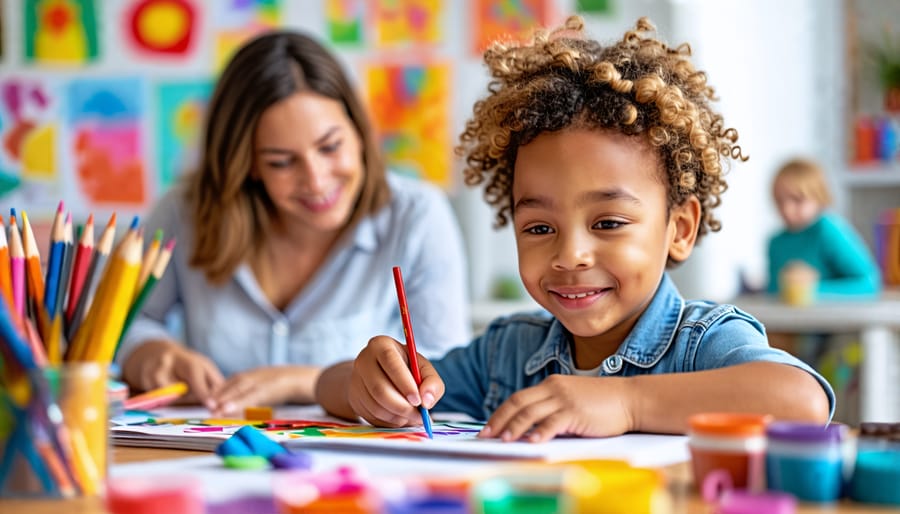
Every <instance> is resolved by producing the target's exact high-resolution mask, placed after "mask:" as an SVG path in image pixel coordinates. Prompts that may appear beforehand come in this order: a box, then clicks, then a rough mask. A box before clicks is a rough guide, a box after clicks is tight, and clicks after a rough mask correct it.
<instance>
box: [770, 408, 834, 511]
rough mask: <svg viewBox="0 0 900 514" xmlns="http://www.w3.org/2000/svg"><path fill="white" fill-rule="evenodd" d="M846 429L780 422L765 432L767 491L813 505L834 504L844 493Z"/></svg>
mask: <svg viewBox="0 0 900 514" xmlns="http://www.w3.org/2000/svg"><path fill="white" fill-rule="evenodd" d="M846 429H847V427H846V426H845V425H841V424H837V423H832V424H830V425H827V426H822V425H820V424H813V423H795V422H787V421H777V422H773V423H771V424H769V426H768V427H767V428H766V487H767V488H768V489H770V490H773V491H783V492H786V493H791V494H793V495H794V496H796V497H797V498H798V499H800V500H803V501H811V502H833V501H835V500H837V499H838V498H840V497H841V494H842V491H843V489H844V472H843V470H844V467H843V451H842V445H843V444H844V440H845V439H846V432H847V430H846Z"/></svg>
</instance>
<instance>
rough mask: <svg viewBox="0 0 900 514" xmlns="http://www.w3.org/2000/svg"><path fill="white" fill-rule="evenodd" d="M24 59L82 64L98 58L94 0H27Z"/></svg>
mask: <svg viewBox="0 0 900 514" xmlns="http://www.w3.org/2000/svg"><path fill="white" fill-rule="evenodd" d="M24 7H25V20H24V30H23V32H22V33H23V36H24V38H25V44H24V47H25V60H26V61H28V62H35V63H46V64H81V63H84V62H89V61H93V60H95V59H96V58H97V53H98V52H97V47H98V37H97V35H98V30H97V9H96V6H95V5H94V1H93V0H25V6H24Z"/></svg>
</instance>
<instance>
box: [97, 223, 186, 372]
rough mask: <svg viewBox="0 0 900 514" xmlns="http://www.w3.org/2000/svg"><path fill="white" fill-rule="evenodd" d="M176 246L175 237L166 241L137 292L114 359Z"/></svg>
mask: <svg viewBox="0 0 900 514" xmlns="http://www.w3.org/2000/svg"><path fill="white" fill-rule="evenodd" d="M174 248H175V239H174V238H173V239H169V241H168V242H166V245H165V246H164V247H163V248H162V250H160V252H159V255H158V256H157V258H156V262H154V263H153V269H152V270H151V271H150V276H149V277H148V278H147V280H146V281H145V282H144V283H143V285H141V286H140V291H139V292H138V294H137V297H136V298H135V300H134V302H133V303H132V304H131V307H130V308H129V309H128V316H127V317H126V318H125V323H124V324H123V325H122V333H121V335H120V336H119V341H118V342H117V343H116V348H115V350H114V351H113V354H112V359H115V358H116V354H118V352H119V347H120V346H121V345H122V340H123V339H125V334H126V333H128V328H129V327H130V326H131V323H132V322H133V321H134V318H136V317H137V315H138V314H139V313H140V312H141V308H142V307H143V305H144V302H146V301H147V298H148V297H149V296H150V293H151V292H152V291H153V288H154V287H155V286H156V283H157V282H159V279H161V278H162V276H163V274H164V273H165V272H166V268H167V267H168V266H169V260H171V258H172V250H173V249H174Z"/></svg>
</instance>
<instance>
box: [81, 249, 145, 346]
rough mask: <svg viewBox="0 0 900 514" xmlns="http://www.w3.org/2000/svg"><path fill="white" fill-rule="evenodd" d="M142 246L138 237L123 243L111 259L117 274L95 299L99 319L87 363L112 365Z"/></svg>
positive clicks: (96, 321) (136, 276)
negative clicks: (114, 262) (96, 300)
mask: <svg viewBox="0 0 900 514" xmlns="http://www.w3.org/2000/svg"><path fill="white" fill-rule="evenodd" d="M130 232H133V231H130ZM143 246H144V245H143V241H142V240H141V238H140V236H139V235H137V234H135V235H133V236H132V237H129V238H126V239H125V240H124V241H123V242H122V247H121V249H120V251H119V252H117V254H116V256H115V259H114V260H115V261H116V262H117V266H116V267H115V268H114V269H115V270H116V272H117V273H116V274H115V275H112V276H110V277H109V278H108V280H110V282H109V287H107V288H105V291H104V293H105V294H104V295H103V298H98V305H97V308H98V310H97V312H98V317H97V318H96V319H95V325H94V326H93V327H92V334H91V339H90V343H91V344H90V347H89V348H88V351H87V352H86V356H87V359H86V360H91V361H95V362H100V363H101V364H109V363H110V362H112V357H113V354H114V353H115V351H116V345H117V344H118V342H119V338H120V336H121V335H122V327H123V326H124V324H125V318H126V317H127V316H128V308H129V306H130V304H131V299H132V298H134V289H135V286H136V285H137V279H138V273H139V272H140V269H141V250H142V249H143ZM92 310H93V309H92Z"/></svg>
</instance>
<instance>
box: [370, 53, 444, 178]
mask: <svg viewBox="0 0 900 514" xmlns="http://www.w3.org/2000/svg"><path fill="white" fill-rule="evenodd" d="M366 79H367V91H368V101H369V108H370V110H371V112H372V115H373V117H374V122H375V126H376V128H377V129H378V132H379V134H380V137H381V148H382V150H383V152H384V156H385V159H386V161H387V165H388V167H389V168H390V169H391V170H393V171H396V172H399V173H402V174H405V175H410V176H415V177H419V178H422V179H426V180H429V181H432V182H434V183H435V184H438V185H440V186H441V187H444V188H449V187H450V186H451V185H452V184H451V178H450V165H451V158H452V149H451V139H450V66H449V65H448V64H441V63H434V64H428V65H391V66H379V67H371V68H370V69H369V70H368V72H367V75H366Z"/></svg>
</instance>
